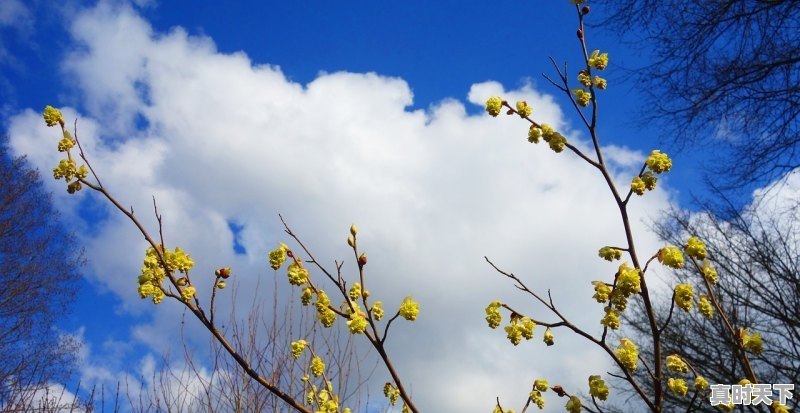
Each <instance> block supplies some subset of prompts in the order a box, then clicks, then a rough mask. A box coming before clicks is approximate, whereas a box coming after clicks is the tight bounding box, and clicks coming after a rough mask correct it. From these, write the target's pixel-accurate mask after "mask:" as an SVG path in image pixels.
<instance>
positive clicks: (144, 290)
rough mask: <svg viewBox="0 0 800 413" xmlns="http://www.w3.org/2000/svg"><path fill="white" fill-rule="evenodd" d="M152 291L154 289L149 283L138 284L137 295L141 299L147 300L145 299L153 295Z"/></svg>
mask: <svg viewBox="0 0 800 413" xmlns="http://www.w3.org/2000/svg"><path fill="white" fill-rule="evenodd" d="M154 289H155V287H153V284H151V283H149V282H148V283H144V284H139V295H140V296H141V297H142V298H147V297H149V296H151V295H153V290H154Z"/></svg>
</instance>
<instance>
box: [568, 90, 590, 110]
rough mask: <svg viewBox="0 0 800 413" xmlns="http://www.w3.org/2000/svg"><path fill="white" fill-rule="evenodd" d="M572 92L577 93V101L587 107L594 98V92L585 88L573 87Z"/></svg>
mask: <svg viewBox="0 0 800 413" xmlns="http://www.w3.org/2000/svg"><path fill="white" fill-rule="evenodd" d="M572 94H573V95H575V103H577V104H579V105H581V106H583V107H586V106H589V102H590V101H591V100H592V94H591V93H589V92H587V91H585V90H583V89H573V90H572Z"/></svg>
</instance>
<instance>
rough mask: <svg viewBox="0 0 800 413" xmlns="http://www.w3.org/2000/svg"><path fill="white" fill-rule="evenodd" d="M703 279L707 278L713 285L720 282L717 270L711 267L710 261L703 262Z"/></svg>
mask: <svg viewBox="0 0 800 413" xmlns="http://www.w3.org/2000/svg"><path fill="white" fill-rule="evenodd" d="M703 277H705V278H706V279H707V280H708V282H710V283H711V284H716V283H717V281H719V276H718V275H717V270H716V269H715V268H714V267H712V266H711V262H709V261H708V260H705V261H703Z"/></svg>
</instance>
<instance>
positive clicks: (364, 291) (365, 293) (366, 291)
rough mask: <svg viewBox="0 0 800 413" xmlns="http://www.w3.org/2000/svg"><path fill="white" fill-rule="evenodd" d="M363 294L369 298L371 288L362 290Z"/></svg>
mask: <svg viewBox="0 0 800 413" xmlns="http://www.w3.org/2000/svg"><path fill="white" fill-rule="evenodd" d="M361 295H363V296H364V298H368V297H369V290H361Z"/></svg>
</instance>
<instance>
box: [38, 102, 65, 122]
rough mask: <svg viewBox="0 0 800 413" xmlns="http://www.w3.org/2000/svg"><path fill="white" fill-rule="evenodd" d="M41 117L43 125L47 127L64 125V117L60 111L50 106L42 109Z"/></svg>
mask: <svg viewBox="0 0 800 413" xmlns="http://www.w3.org/2000/svg"><path fill="white" fill-rule="evenodd" d="M42 117H44V123H45V124H47V126H56V124H59V123H60V124H62V125H63V124H64V117H63V116H62V115H61V111H60V110H58V109H56V108H54V107H52V106H50V105H47V106H45V107H44V112H43V113H42Z"/></svg>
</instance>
